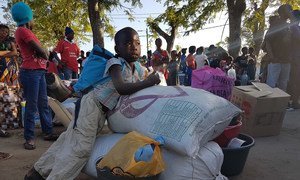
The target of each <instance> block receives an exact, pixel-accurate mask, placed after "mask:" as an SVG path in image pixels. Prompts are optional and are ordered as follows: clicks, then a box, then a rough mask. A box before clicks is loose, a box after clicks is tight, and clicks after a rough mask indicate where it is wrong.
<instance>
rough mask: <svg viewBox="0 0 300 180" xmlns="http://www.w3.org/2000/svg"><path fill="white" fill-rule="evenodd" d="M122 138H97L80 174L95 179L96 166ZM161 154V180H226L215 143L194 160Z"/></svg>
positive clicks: (163, 149)
mask: <svg viewBox="0 0 300 180" xmlns="http://www.w3.org/2000/svg"><path fill="white" fill-rule="evenodd" d="M123 136H124V134H116V133H115V134H109V135H103V136H100V137H98V138H97V139H96V142H95V145H94V148H93V151H92V153H91V156H90V159H89V160H88V162H87V164H86V165H85V167H84V168H83V170H82V172H84V173H86V174H88V175H89V176H92V177H94V178H97V169H96V164H97V163H98V161H100V160H101V159H102V158H103V157H104V156H105V154H107V153H108V152H109V150H110V149H111V148H112V147H113V146H114V145H115V144H116V143H117V142H118V141H119V140H120V139H121V138H122V137H123ZM162 152H163V158H164V161H165V164H166V169H165V171H163V172H162V173H161V174H160V176H159V179H161V180H169V179H172V180H186V179H195V180H197V179H198V180H227V178H226V177H225V176H223V175H222V174H221V172H220V171H221V166H222V163H223V153H222V149H221V148H220V147H219V145H218V144H216V143H215V142H208V143H206V144H205V145H204V146H203V147H201V148H200V150H199V152H197V153H196V156H195V158H191V157H189V156H182V155H180V154H177V153H175V152H174V151H171V150H166V149H165V148H162Z"/></svg>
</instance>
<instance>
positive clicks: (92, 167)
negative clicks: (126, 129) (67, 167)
mask: <svg viewBox="0 0 300 180" xmlns="http://www.w3.org/2000/svg"><path fill="white" fill-rule="evenodd" d="M123 136H124V134H117V133H114V134H106V135H102V136H99V137H97V139H96V141H95V144H94V148H93V150H92V153H91V156H90V158H89V160H88V162H87V163H86V165H85V166H84V168H83V169H82V172H84V173H86V174H87V175H89V176H92V177H94V178H96V177H97V169H96V163H97V162H98V161H99V160H100V159H102V158H103V157H104V155H105V154H107V153H108V152H109V151H110V150H111V149H112V147H113V146H114V145H115V144H116V143H117V142H118V141H119V140H120V139H121V138H122V137H123Z"/></svg>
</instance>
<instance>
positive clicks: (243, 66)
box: [235, 47, 249, 76]
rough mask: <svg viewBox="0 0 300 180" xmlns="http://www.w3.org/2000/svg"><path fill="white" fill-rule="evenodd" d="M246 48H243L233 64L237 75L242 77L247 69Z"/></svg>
mask: <svg viewBox="0 0 300 180" xmlns="http://www.w3.org/2000/svg"><path fill="white" fill-rule="evenodd" d="M248 58H249V57H248V48H247V47H243V48H242V55H241V56H238V57H237V58H236V59H235V63H236V65H237V75H238V76H242V75H243V74H244V71H246V73H247V67H248Z"/></svg>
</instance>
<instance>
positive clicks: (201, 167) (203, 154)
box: [159, 141, 227, 180]
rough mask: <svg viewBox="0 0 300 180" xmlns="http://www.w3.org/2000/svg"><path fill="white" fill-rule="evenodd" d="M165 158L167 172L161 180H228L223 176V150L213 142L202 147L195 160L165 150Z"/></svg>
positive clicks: (162, 175)
mask: <svg viewBox="0 0 300 180" xmlns="http://www.w3.org/2000/svg"><path fill="white" fill-rule="evenodd" d="M163 157H164V160H165V163H166V170H165V171H164V172H163V173H162V174H161V175H160V176H159V179H160V180H170V179H172V180H187V179H193V180H227V177H225V176H223V175H222V174H221V166H222V163H223V159H224V156H223V152H222V149H221V148H220V146H219V145H218V144H217V143H215V142H213V141H210V142H208V143H207V144H205V145H204V146H203V147H201V148H200V150H199V152H198V153H197V154H196V157H195V158H192V157H189V156H181V155H179V154H178V153H176V152H173V151H171V150H166V149H163Z"/></svg>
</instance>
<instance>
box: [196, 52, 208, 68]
mask: <svg viewBox="0 0 300 180" xmlns="http://www.w3.org/2000/svg"><path fill="white" fill-rule="evenodd" d="M203 51H204V48H203V46H201V47H199V48H197V50H196V55H195V61H196V65H197V66H196V67H197V68H196V69H201V68H202V67H203V66H204V65H205V63H206V61H207V56H206V55H205V54H204V53H203Z"/></svg>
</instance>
